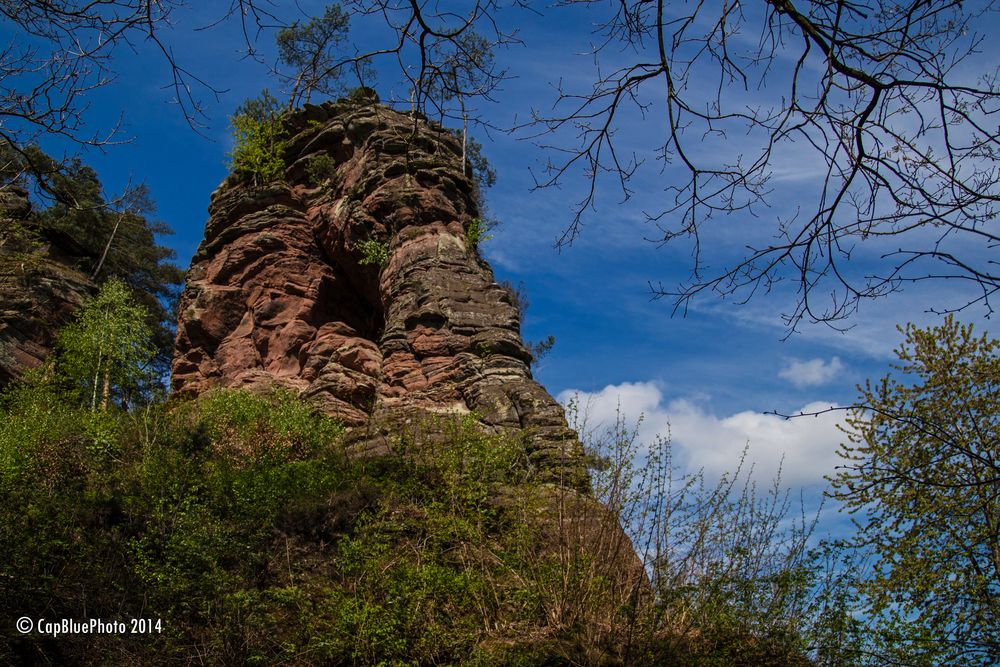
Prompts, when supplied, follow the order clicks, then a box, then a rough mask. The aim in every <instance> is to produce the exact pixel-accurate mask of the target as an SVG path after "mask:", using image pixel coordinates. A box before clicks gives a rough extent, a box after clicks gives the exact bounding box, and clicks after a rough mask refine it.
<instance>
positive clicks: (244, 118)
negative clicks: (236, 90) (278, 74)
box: [229, 90, 285, 185]
mask: <svg viewBox="0 0 1000 667" xmlns="http://www.w3.org/2000/svg"><path fill="white" fill-rule="evenodd" d="M282 115H283V114H282V108H281V105H280V104H279V102H278V100H277V99H276V98H275V97H273V96H272V95H271V94H270V93H269V92H268V91H267V90H264V91H263V92H261V94H260V96H259V97H257V98H255V99H250V100H247V101H246V102H244V103H243V104H242V105H240V106H239V107H238V108H237V109H236V112H235V113H234V114H233V115H232V116H230V117H229V122H230V124H231V125H232V128H233V139H234V145H233V150H232V152H230V154H229V158H230V164H229V166H230V169H232V170H233V171H234V172H236V173H237V174H239V175H240V176H242V177H243V178H247V179H249V180H251V181H252V182H253V183H254V184H255V185H261V184H264V183H268V182H270V181H275V180H278V179H280V178H282V177H283V176H284V175H285V158H284V151H285V141H284V140H285V128H284V125H283V123H282Z"/></svg>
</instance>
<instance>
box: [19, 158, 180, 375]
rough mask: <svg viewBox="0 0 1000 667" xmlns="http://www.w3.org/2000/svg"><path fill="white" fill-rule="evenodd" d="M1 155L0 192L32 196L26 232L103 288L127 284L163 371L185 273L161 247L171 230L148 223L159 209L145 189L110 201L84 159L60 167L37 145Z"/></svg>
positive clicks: (23, 223)
mask: <svg viewBox="0 0 1000 667" xmlns="http://www.w3.org/2000/svg"><path fill="white" fill-rule="evenodd" d="M0 156H2V157H0V160H3V162H4V164H5V165H6V167H5V169H4V171H3V172H2V183H0V188H3V189H6V188H8V187H11V186H17V187H20V188H24V189H25V190H27V191H29V192H30V193H31V194H32V199H33V204H32V206H31V207H30V209H29V210H27V211H26V212H25V216H24V220H23V221H21V222H20V226H21V227H23V228H24V230H23V231H25V232H26V233H27V234H28V236H30V237H31V238H32V239H34V242H36V243H44V244H45V245H46V246H47V247H48V252H49V253H50V254H52V255H53V256H54V257H56V258H58V259H59V260H60V261H64V262H65V263H67V264H68V265H70V266H73V267H74V268H77V269H79V270H80V271H82V272H84V273H85V274H86V275H87V276H88V277H90V279H91V280H94V281H95V282H97V283H98V284H101V283H103V282H105V281H106V280H108V279H111V278H115V279H118V280H121V281H122V282H123V283H124V284H125V285H127V286H128V287H129V288H130V290H131V291H132V294H133V295H134V297H135V298H136V299H138V300H139V302H140V303H141V304H142V306H143V308H144V309H145V311H144V312H146V313H147V315H146V317H147V324H148V325H149V326H150V327H151V328H152V330H153V332H154V339H155V344H156V347H157V350H158V354H157V365H158V367H159V368H160V369H161V370H164V371H165V370H166V368H167V367H168V366H169V362H170V354H171V348H172V346H173V324H172V323H173V318H174V313H173V307H174V302H175V300H176V297H177V290H178V287H179V286H180V284H181V282H182V281H183V271H181V269H180V268H179V267H178V266H177V265H175V264H174V263H173V262H172V261H171V260H173V258H174V256H175V253H174V251H173V250H172V249H170V248H167V247H165V246H163V245H160V241H159V239H158V237H160V236H163V235H167V234H171V233H172V231H171V229H170V227H169V226H168V225H166V224H165V223H163V222H160V221H158V220H156V219H155V218H152V217H150V216H151V215H152V214H153V213H154V211H155V206H154V204H153V202H152V200H151V199H150V195H149V190H148V188H147V187H146V186H145V185H144V184H138V185H134V186H129V187H127V188H126V190H125V192H123V193H122V194H121V195H118V196H110V195H108V194H106V193H105V191H104V188H103V186H102V184H101V181H100V178H99V177H98V175H97V173H96V172H95V171H94V170H93V169H92V168H91V167H89V166H87V165H85V164H84V163H83V161H82V160H81V159H80V158H70V159H68V160H65V161H57V160H55V159H53V158H51V157H50V156H48V155H47V154H45V153H44V152H42V151H41V150H40V149H39V148H38V147H36V146H28V147H25V148H24V149H23V150H22V151H19V152H15V151H2V152H0ZM26 161H30V163H31V166H30V167H29V166H28V165H27V164H26Z"/></svg>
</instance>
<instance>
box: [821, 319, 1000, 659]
mask: <svg viewBox="0 0 1000 667" xmlns="http://www.w3.org/2000/svg"><path fill="white" fill-rule="evenodd" d="M904 333H905V336H906V339H905V341H904V343H903V344H902V346H900V348H899V349H898V350H897V355H898V358H899V362H900V363H899V364H898V365H897V366H896V373H894V374H891V375H886V376H885V377H883V378H882V379H881V380H879V381H877V382H868V383H866V384H865V385H864V386H863V387H861V388H860V389H861V400H860V401H859V403H858V405H857V406H856V407H855V408H854V410H853V411H852V414H851V417H850V418H849V419H848V422H847V423H848V426H849V430H848V431H847V434H848V436H849V438H850V441H849V442H848V443H846V444H845V445H843V446H842V452H841V455H842V457H843V459H844V464H843V466H841V468H840V470H839V472H838V474H837V475H836V477H835V478H833V480H832V481H833V490H834V495H835V496H836V497H837V498H838V499H840V500H841V501H843V503H844V505H845V507H846V509H848V510H849V511H851V512H852V513H855V514H856V516H857V517H858V521H857V523H858V529H859V532H858V534H857V537H856V538H855V539H854V546H855V547H858V548H861V549H863V550H866V551H870V552H871V553H873V555H874V556H875V557H876V563H875V566H874V567H873V568H872V572H871V576H870V578H868V579H867V580H864V581H862V583H861V590H862V591H863V592H864V593H865V594H866V596H867V599H868V600H869V601H870V604H871V608H870V610H869V611H870V614H871V616H872V617H873V618H878V619H881V620H883V621H884V622H885V623H884V628H883V629H884V630H885V631H886V632H890V633H892V634H893V635H894V636H896V637H898V638H899V639H901V640H902V641H900V642H899V645H901V646H903V647H905V650H904V651H903V653H904V655H900V656H896V659H899V660H908V661H913V660H916V661H918V662H919V664H965V665H994V664H996V662H997V660H1000V636H998V634H997V628H1000V418H998V415H1000V354H998V352H1000V341H997V340H994V339H990V338H988V337H986V336H976V335H975V334H974V333H973V330H972V327H971V326H963V325H960V324H959V323H958V322H956V321H955V320H954V318H952V317H948V318H947V320H946V321H945V322H944V324H942V325H940V326H937V327H931V328H928V329H919V328H917V327H914V326H912V325H908V326H907V327H906V328H905V330H904ZM904 664H910V663H909V662H905V663H904Z"/></svg>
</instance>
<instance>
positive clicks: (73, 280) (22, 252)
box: [0, 185, 95, 389]
mask: <svg viewBox="0 0 1000 667" xmlns="http://www.w3.org/2000/svg"><path fill="white" fill-rule="evenodd" d="M28 211H29V205H28V193H27V192H25V191H24V190H22V189H20V188H18V187H16V186H13V185H8V186H6V187H4V188H0V389H3V388H4V387H6V386H7V385H8V384H9V383H10V382H11V381H13V380H15V379H17V378H19V377H21V375H22V374H23V373H24V371H26V370H28V369H31V368H35V367H37V366H39V365H40V364H41V363H42V362H43V361H44V360H45V359H46V358H48V356H49V355H50V354H51V353H52V350H53V348H54V346H55V343H56V333H57V332H58V331H59V329H60V328H61V327H62V326H63V325H65V324H67V323H69V321H70V320H71V319H72V318H73V314H74V313H76V311H77V309H78V308H79V307H80V306H81V305H82V304H83V301H84V299H86V298H87V297H88V296H90V295H91V294H93V292H94V289H95V287H94V284H93V283H92V282H91V281H90V280H89V279H88V278H87V276H86V275H84V274H83V273H81V272H80V271H77V270H76V269H73V268H72V267H70V266H68V265H67V264H66V263H65V262H63V261H60V259H59V258H58V257H54V256H53V254H52V253H51V252H50V251H49V249H48V248H47V247H46V246H44V245H38V244H34V243H27V242H25V241H24V240H23V239H20V238H18V234H17V233H16V232H15V226H17V225H19V224H20V222H21V221H23V220H24V219H25V218H26V217H27V214H28Z"/></svg>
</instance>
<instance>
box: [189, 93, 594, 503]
mask: <svg viewBox="0 0 1000 667" xmlns="http://www.w3.org/2000/svg"><path fill="white" fill-rule="evenodd" d="M286 126H287V130H288V132H289V139H288V142H287V144H286V145H287V149H286V154H285V163H286V164H288V165H290V166H289V168H288V169H287V170H286V175H285V180H284V181H282V182H279V183H272V184H270V185H268V186H266V187H252V186H250V185H249V184H247V183H244V182H240V181H239V180H238V179H237V178H236V177H235V176H230V177H229V178H228V179H227V180H226V181H225V182H224V183H223V184H222V185H221V186H220V187H219V189H218V190H216V192H215V193H214V194H213V195H212V203H211V205H210V207H209V213H210V215H211V217H210V219H209V221H208V224H207V225H206V228H205V240H204V241H203V242H202V244H201V247H200V248H199V250H198V253H197V255H196V256H195V259H194V262H193V265H192V267H191V270H190V272H189V274H188V284H187V287H186V289H185V291H184V294H183V296H182V298H181V309H180V318H179V323H178V334H177V344H176V349H175V359H174V366H173V385H174V388H175V389H176V390H177V391H179V392H200V391H203V390H205V389H207V388H209V387H212V386H257V385H268V386H269V385H271V384H279V385H282V386H285V387H289V388H292V389H295V390H296V391H299V392H300V393H301V394H302V395H303V396H305V397H308V398H309V399H310V400H313V401H314V402H315V403H316V404H317V405H319V406H320V407H321V408H322V409H324V410H326V411H328V412H330V413H332V414H334V415H336V416H339V417H340V418H341V419H343V420H344V421H345V422H346V423H347V424H349V425H352V426H353V427H355V429H354V433H353V434H352V436H351V437H352V438H353V440H354V441H355V442H356V448H357V449H358V450H359V451H369V450H378V449H379V448H380V447H381V445H379V441H380V439H381V438H384V436H385V434H384V433H382V434H380V435H372V434H371V433H370V431H371V426H370V425H371V424H372V423H376V422H377V423H381V424H382V425H383V426H381V427H379V428H380V429H381V428H390V426H391V424H392V423H396V424H403V423H406V422H407V421H412V420H413V419H415V418H418V417H419V415H420V414H426V413H440V412H454V413H467V412H469V411H475V413H476V415H477V416H478V418H479V420H480V421H481V423H482V424H483V425H484V426H485V427H486V428H489V429H493V430H497V431H500V430H506V429H512V428H513V429H520V430H523V431H525V432H526V433H528V434H529V435H530V441H531V443H532V444H531V445H530V447H529V449H530V452H529V457H530V459H531V461H532V462H534V464H535V472H536V473H537V474H538V476H539V477H541V478H542V479H543V480H549V481H553V482H557V483H559V484H561V485H563V486H567V487H575V488H579V489H581V490H584V489H586V487H587V480H586V475H585V473H584V466H583V452H582V447H581V446H580V443H579V441H578V439H577V438H576V435H575V434H574V433H573V432H572V431H571V430H570V429H569V428H568V427H567V425H566V420H565V417H564V415H563V411H562V408H561V407H560V406H559V405H558V404H557V403H556V402H555V401H554V400H553V399H552V397H551V396H549V394H548V393H547V392H546V391H545V390H544V389H543V388H542V387H541V386H540V385H538V384H537V383H536V382H535V381H534V380H533V379H532V377H531V372H530V370H529V362H530V360H531V355H530V353H529V352H528V350H527V348H526V347H525V345H524V342H523V341H522V340H521V336H520V321H519V314H518V311H517V309H516V307H515V306H514V305H513V302H512V300H511V298H510V295H509V294H508V293H507V291H506V290H505V289H504V288H502V287H500V286H499V285H498V284H497V283H496V281H495V280H494V278H493V273H492V271H491V270H490V267H489V266H488V265H487V263H486V262H485V261H484V260H483V258H482V257H481V256H480V255H479V253H478V251H477V249H476V248H472V247H469V245H468V242H467V241H466V238H465V230H466V229H467V228H468V226H469V225H470V224H471V223H472V220H473V219H474V218H475V217H476V216H477V215H478V212H477V209H476V202H475V200H474V198H473V192H474V191H475V188H474V187H473V185H472V183H471V182H470V180H469V178H468V177H467V176H466V173H465V167H464V165H463V164H462V160H461V146H460V144H459V142H458V141H457V140H456V139H455V137H454V136H453V135H451V134H450V133H448V132H446V131H444V130H442V129H441V128H439V127H436V126H432V125H429V124H427V123H426V122H423V121H419V122H417V123H416V125H415V124H414V121H413V119H412V118H411V117H409V116H406V115H404V114H401V113H398V112H395V111H392V110H389V109H386V108H384V107H372V106H351V105H349V104H346V103H338V104H333V103H327V104H324V105H320V106H309V107H308V109H306V110H304V111H300V112H297V113H295V114H293V115H292V116H291V117H290V118H289V119H288V120H287V121H286ZM321 155H325V156H329V158H331V159H332V161H333V163H334V165H335V168H334V170H333V173H330V174H327V175H324V177H323V178H322V182H319V183H313V182H310V181H309V176H308V175H307V174H308V173H309V169H308V165H309V161H310V159H312V158H313V157H315V156H321ZM369 240H375V241H377V242H379V243H382V244H386V247H387V248H388V251H389V256H388V261H387V262H386V263H385V265H384V266H382V267H379V266H373V265H371V264H366V263H363V261H362V260H363V254H362V252H361V244H362V243H363V242H365V241H369ZM380 433H381V431H380ZM366 443H367V444H366Z"/></svg>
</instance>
